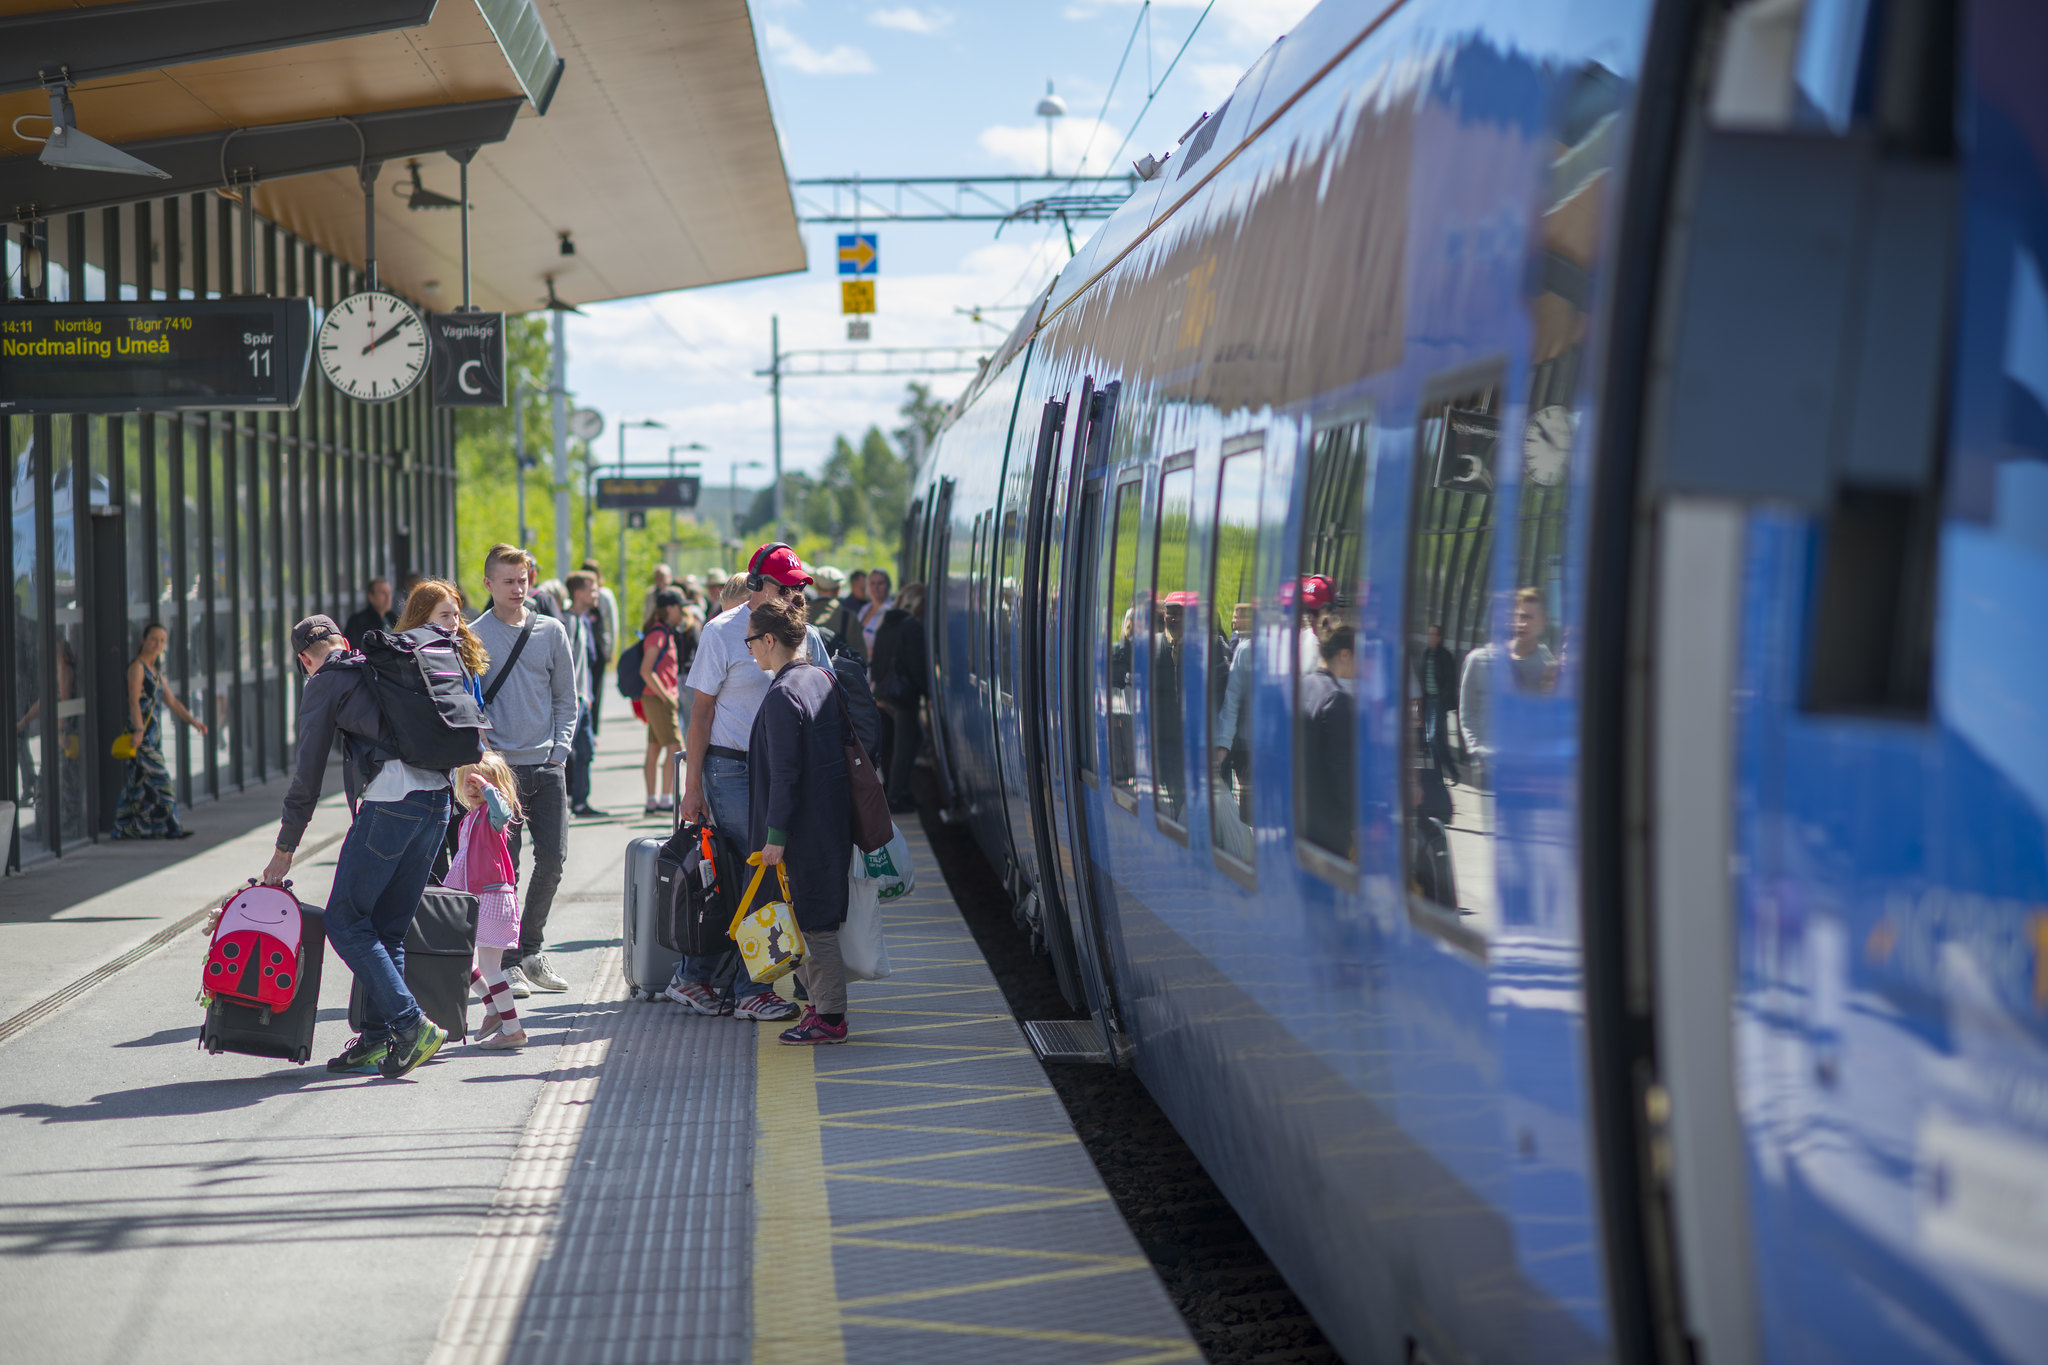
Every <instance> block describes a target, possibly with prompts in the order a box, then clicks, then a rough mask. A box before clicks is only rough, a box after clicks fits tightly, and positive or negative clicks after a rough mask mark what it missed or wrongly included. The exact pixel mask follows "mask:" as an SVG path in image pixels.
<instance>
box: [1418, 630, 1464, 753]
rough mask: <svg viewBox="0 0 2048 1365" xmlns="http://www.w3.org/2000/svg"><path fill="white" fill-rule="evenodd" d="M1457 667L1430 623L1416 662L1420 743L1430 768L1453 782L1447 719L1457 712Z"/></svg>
mask: <svg viewBox="0 0 2048 1365" xmlns="http://www.w3.org/2000/svg"><path fill="white" fill-rule="evenodd" d="M1457 668H1458V666H1457V661H1456V660H1455V659H1453V658H1452V657H1451V651H1450V649H1449V647H1448V646H1446V645H1445V644H1444V628H1443V627H1442V626H1441V625H1436V624H1434V623H1432V624H1431V626H1430V628H1429V644H1428V645H1427V646H1426V647H1425V648H1424V649H1423V651H1422V656H1421V657H1420V658H1419V659H1417V660H1416V663H1415V676H1416V681H1417V682H1418V683H1419V684H1420V685H1421V689H1422V695H1421V702H1422V707H1421V717H1422V742H1423V744H1424V745H1426V746H1427V747H1428V749H1429V757H1430V762H1431V765H1432V766H1433V767H1435V768H1436V769H1438V770H1440V771H1441V772H1442V773H1443V774H1444V776H1445V778H1447V779H1448V780H1450V781H1453V782H1455V781H1457V780H1458V768H1457V763H1456V761H1455V760H1454V759H1453V758H1452V757H1451V737H1450V729H1449V725H1448V717H1449V716H1450V713H1451V712H1452V711H1453V710H1455V709H1456V696H1457V694H1456V688H1457V685H1458V673H1457Z"/></svg>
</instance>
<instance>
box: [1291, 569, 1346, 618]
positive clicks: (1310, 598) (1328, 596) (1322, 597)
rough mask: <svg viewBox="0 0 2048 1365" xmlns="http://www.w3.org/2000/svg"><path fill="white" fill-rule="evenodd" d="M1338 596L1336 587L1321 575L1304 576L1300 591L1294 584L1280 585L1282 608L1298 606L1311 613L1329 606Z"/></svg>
mask: <svg viewBox="0 0 2048 1365" xmlns="http://www.w3.org/2000/svg"><path fill="white" fill-rule="evenodd" d="M1336 596H1337V592H1336V588H1335V587H1334V585H1332V584H1331V582H1330V580H1329V579H1327V578H1325V577H1323V576H1322V575H1321V574H1319V573H1311V574H1303V575H1302V576H1301V584H1300V588H1299V589H1298V590H1297V589H1296V586H1295V584H1294V583H1292V582H1288V583H1282V584H1281V585H1280V603H1281V605H1282V606H1290V607H1291V606H1295V605H1297V604H1298V605H1300V606H1302V607H1304V608H1306V609H1307V610H1309V611H1320V610H1322V609H1323V608H1324V607H1327V606H1329V605H1330V603H1331V601H1333V600H1334V599H1335V598H1336Z"/></svg>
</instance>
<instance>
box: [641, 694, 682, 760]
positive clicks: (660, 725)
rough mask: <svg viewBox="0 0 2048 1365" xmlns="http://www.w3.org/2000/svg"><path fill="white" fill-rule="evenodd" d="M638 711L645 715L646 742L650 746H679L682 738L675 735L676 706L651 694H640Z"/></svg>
mask: <svg viewBox="0 0 2048 1365" xmlns="http://www.w3.org/2000/svg"><path fill="white" fill-rule="evenodd" d="M640 709H641V710H643V711H645V712H646V713H647V742H648V743H650V744H660V745H664V746H667V745H675V744H681V743H682V742H683V741H682V736H680V735H678V734H677V733H676V704H675V703H674V702H672V701H668V700H666V699H664V698H661V697H657V696H655V695H654V693H653V692H651V691H649V692H643V693H641V694H640Z"/></svg>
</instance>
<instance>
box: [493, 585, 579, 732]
mask: <svg viewBox="0 0 2048 1365" xmlns="http://www.w3.org/2000/svg"><path fill="white" fill-rule="evenodd" d="M469 628H470V629H471V630H473V631H475V632H476V634H477V638H479V639H481V640H482V641H483V642H484V648H485V649H487V650H489V651H490V654H491V662H490V666H489V667H488V668H486V669H485V670H484V677H483V684H484V691H485V693H486V694H488V693H489V692H490V690H491V688H492V687H494V686H496V684H497V681H498V675H499V674H500V673H502V672H504V669H505V660H507V659H509V658H511V657H512V646H513V645H514V644H515V643H516V642H517V641H518V639H519V630H520V628H519V627H517V626H508V625H506V624H505V623H504V622H503V621H500V620H499V619H498V618H497V617H496V616H493V615H492V614H491V613H490V612H488V611H486V612H485V613H484V614H483V615H481V616H479V617H477V618H476V619H475V620H474V621H471V622H470V623H469ZM484 711H485V713H486V714H487V715H489V716H490V718H491V731H490V745H491V747H492V748H494V749H496V750H497V751H498V752H499V753H501V754H503V755H504V756H505V761H506V762H507V763H513V764H522V765H524V764H534V763H547V762H560V763H566V762H568V761H569V743H570V741H571V740H573V739H574V738H575V737H576V665H575V661H574V660H573V659H572V658H570V656H569V632H567V631H566V630H564V629H562V623H561V622H560V621H557V620H555V619H553V618H552V617H548V616H542V615H540V614H539V613H533V638H532V639H530V640H528V641H527V642H526V650H525V652H524V653H522V654H521V655H520V656H519V660H518V662H516V663H514V664H513V665H512V673H511V675H510V676H509V677H507V678H506V679H505V685H504V686H503V687H501V688H499V689H498V694H497V696H496V697H494V698H492V700H491V702H490V704H489V705H488V706H486V707H485V708H484Z"/></svg>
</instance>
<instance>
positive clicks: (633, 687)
mask: <svg viewBox="0 0 2048 1365" xmlns="http://www.w3.org/2000/svg"><path fill="white" fill-rule="evenodd" d="M661 632H662V634H663V635H665V636H667V637H668V640H669V643H670V645H673V644H674V643H675V636H674V635H673V634H671V633H670V632H669V630H668V628H667V627H665V626H664V627H662V628H661ZM646 645H647V637H646V636H645V635H643V636H641V637H640V638H639V639H638V640H635V641H634V642H633V643H632V644H630V645H628V646H626V649H625V652H624V653H622V654H620V655H619V695H620V696H622V697H624V698H625V699H626V700H627V701H638V700H639V699H640V698H642V697H644V696H646V695H647V680H646V679H645V678H643V677H641V676H640V660H641V659H643V658H645V657H646ZM654 657H655V658H656V659H660V657H661V656H660V655H659V654H657V655H655V656H654Z"/></svg>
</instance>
